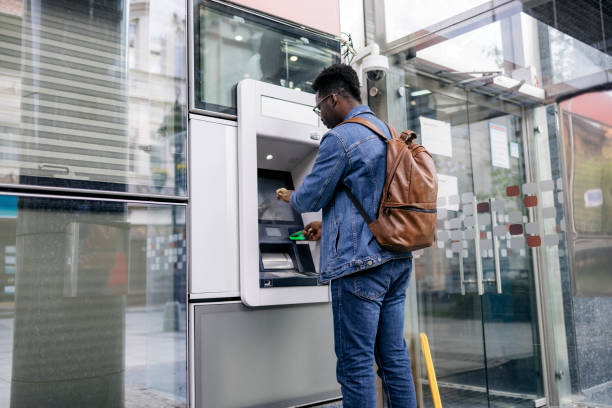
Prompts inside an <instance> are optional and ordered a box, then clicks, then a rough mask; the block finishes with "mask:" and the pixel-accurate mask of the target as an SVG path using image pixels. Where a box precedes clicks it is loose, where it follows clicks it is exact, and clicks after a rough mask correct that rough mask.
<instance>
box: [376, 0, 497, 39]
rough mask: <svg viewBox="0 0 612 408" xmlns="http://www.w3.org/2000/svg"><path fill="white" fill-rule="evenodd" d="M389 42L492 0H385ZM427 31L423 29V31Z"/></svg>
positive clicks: (386, 28)
mask: <svg viewBox="0 0 612 408" xmlns="http://www.w3.org/2000/svg"><path fill="white" fill-rule="evenodd" d="M384 3H385V31H386V32H385V35H386V39H387V42H391V41H393V40H397V39H398V38H402V37H404V36H406V35H408V34H412V33H416V32H419V31H420V30H423V29H424V28H427V27H429V26H431V25H433V24H435V23H438V22H440V21H443V20H446V19H447V18H450V17H453V16H455V15H457V14H459V13H462V12H465V11H467V10H470V9H472V8H474V7H477V6H479V5H482V4H485V3H489V4H490V3H492V2H491V1H490V0H486V1H485V0H453V1H448V0H384ZM426 32H427V31H425V30H423V33H426Z"/></svg>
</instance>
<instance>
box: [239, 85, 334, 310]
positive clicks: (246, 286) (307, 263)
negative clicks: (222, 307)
mask: <svg viewBox="0 0 612 408" xmlns="http://www.w3.org/2000/svg"><path fill="white" fill-rule="evenodd" d="M314 100H315V98H314V95H312V94H308V93H305V92H300V91H296V90H293V89H289V88H284V87H280V86H276V85H271V84H268V83H264V82H259V81H255V80H252V79H245V80H243V81H241V82H240V83H239V84H238V198H239V201H238V202H239V205H238V207H239V214H238V220H239V231H240V238H239V248H240V297H241V299H242V301H243V302H244V303H245V304H246V305H248V306H252V307H255V306H269V305H282V304H296V303H314V302H328V301H329V300H330V296H329V290H328V286H327V285H321V284H319V283H318V281H317V273H318V271H319V252H320V249H319V243H318V242H308V241H304V240H303V239H301V238H300V237H299V235H300V231H302V230H303V228H304V226H305V225H307V224H308V223H309V222H311V221H315V220H319V221H320V220H321V215H320V212H319V213H305V214H299V213H297V212H296V211H295V210H293V208H292V207H291V205H289V204H288V203H285V202H284V201H282V200H277V199H276V194H275V192H276V190H277V189H279V188H281V187H284V188H287V189H289V190H295V189H296V188H297V187H299V185H300V184H301V183H302V181H303V179H304V177H305V176H306V175H307V174H308V173H309V172H310V170H311V169H312V165H313V163H314V160H315V158H316V155H317V151H318V146H319V141H320V139H321V136H322V135H323V134H324V133H325V128H324V127H322V124H321V121H320V119H319V117H318V116H317V115H316V114H315V113H314V112H313V111H312V107H313V106H314ZM296 235H297V237H296Z"/></svg>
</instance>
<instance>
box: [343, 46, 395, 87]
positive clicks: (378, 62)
mask: <svg viewBox="0 0 612 408" xmlns="http://www.w3.org/2000/svg"><path fill="white" fill-rule="evenodd" d="M351 66H352V67H353V69H354V70H355V72H357V77H358V78H359V84H360V85H361V88H362V89H361V95H362V99H367V92H366V91H365V87H364V85H365V81H364V79H363V73H364V72H365V74H366V75H367V77H368V79H369V80H370V81H380V80H381V79H383V78H384V76H385V72H387V71H389V60H388V59H387V57H385V56H384V55H380V48H379V47H378V44H376V43H372V44H370V45H368V46H367V47H364V48H362V49H361V50H359V52H358V53H357V55H355V57H354V58H353V60H352V61H351Z"/></svg>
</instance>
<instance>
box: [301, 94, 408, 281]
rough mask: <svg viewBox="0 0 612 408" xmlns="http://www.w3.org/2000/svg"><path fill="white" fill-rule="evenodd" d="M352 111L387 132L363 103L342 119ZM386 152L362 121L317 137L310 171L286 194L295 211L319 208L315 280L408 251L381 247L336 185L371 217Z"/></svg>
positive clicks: (394, 257)
mask: <svg viewBox="0 0 612 408" xmlns="http://www.w3.org/2000/svg"><path fill="white" fill-rule="evenodd" d="M357 115H359V116H360V117H362V118H364V119H367V120H369V121H371V122H372V123H374V125H376V126H377V127H378V128H379V129H380V130H381V131H382V132H383V133H384V134H385V135H386V136H387V137H388V138H390V137H391V136H390V134H389V130H388V129H387V127H386V125H385V124H384V123H383V122H382V121H381V120H379V119H378V118H377V117H376V116H374V113H373V112H372V111H371V110H370V108H369V107H368V106H365V105H360V106H357V107H356V108H354V109H352V110H351V111H350V112H349V114H348V115H347V116H346V118H345V119H344V120H347V119H349V118H352V117H355V116H357ZM386 154H387V150H386V145H385V143H384V142H383V141H382V140H380V138H379V137H378V136H377V135H376V134H374V133H372V131H371V130H369V129H368V128H366V127H365V126H362V125H359V124H356V123H346V124H343V125H341V126H336V127H335V128H333V129H331V130H329V131H328V132H327V133H325V135H324V136H323V138H322V139H321V144H320V146H319V152H318V155H317V158H316V160H315V163H314V165H313V168H312V171H311V172H310V174H309V175H308V176H306V178H305V179H304V182H303V183H302V185H301V186H300V187H299V188H298V189H297V190H296V191H295V192H294V193H293V194H292V195H291V205H292V206H293V208H295V209H296V211H298V212H300V213H303V212H314V211H318V210H320V209H323V231H322V233H321V265H320V276H319V280H320V281H321V282H327V281H329V280H331V279H334V278H338V277H341V276H344V275H348V274H351V273H354V272H358V271H362V270H365V269H369V268H373V267H375V266H378V265H381V264H383V263H385V262H387V261H389V260H391V259H399V258H409V257H410V256H411V253H410V252H390V251H387V250H385V249H383V248H381V247H380V246H379V245H378V243H377V242H376V240H375V239H374V236H373V235H372V233H371V232H370V230H369V228H368V225H367V223H366V221H365V220H364V219H363V217H362V216H361V214H360V213H359V212H358V211H357V208H355V206H354V205H353V203H352V202H351V200H350V198H349V197H348V195H347V194H346V193H345V192H344V191H342V190H341V189H340V188H339V185H340V183H344V184H345V185H346V186H347V187H348V188H349V189H350V190H351V192H352V193H353V194H354V195H355V196H356V197H357V199H358V200H359V202H360V203H361V205H362V206H363V208H364V209H365V210H366V212H367V213H368V215H369V216H370V217H371V218H372V219H375V218H376V212H377V210H378V204H379V202H380V196H381V194H382V188H383V183H384V182H385V172H386V161H387V156H386Z"/></svg>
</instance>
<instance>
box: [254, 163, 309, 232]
mask: <svg viewBox="0 0 612 408" xmlns="http://www.w3.org/2000/svg"><path fill="white" fill-rule="evenodd" d="M283 187H284V188H286V189H289V190H292V189H293V183H292V182H291V173H289V172H284V171H271V170H262V169H259V170H258V171H257V201H258V213H259V217H258V218H259V221H271V222H274V223H277V222H279V221H280V222H281V223H292V224H293V223H296V222H299V221H298V220H297V219H296V218H297V214H296V213H295V211H294V210H293V208H291V205H289V204H288V203H286V202H284V201H282V200H277V199H276V190H278V189H279V188H283Z"/></svg>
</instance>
